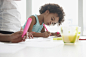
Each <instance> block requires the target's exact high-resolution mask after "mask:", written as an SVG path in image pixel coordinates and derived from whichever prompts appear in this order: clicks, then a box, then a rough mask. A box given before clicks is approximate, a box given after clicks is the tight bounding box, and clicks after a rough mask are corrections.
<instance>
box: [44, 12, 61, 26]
mask: <svg viewBox="0 0 86 57" xmlns="http://www.w3.org/2000/svg"><path fill="white" fill-rule="evenodd" d="M58 21H59V17H58V14H56V13H49V12H47V13H46V14H45V16H44V24H46V25H51V24H53V25H54V24H56V23H57V22H58Z"/></svg>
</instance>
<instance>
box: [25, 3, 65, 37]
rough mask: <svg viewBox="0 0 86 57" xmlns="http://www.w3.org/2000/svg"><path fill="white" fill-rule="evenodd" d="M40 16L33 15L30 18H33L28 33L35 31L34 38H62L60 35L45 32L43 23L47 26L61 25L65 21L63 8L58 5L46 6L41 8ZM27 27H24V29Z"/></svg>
mask: <svg viewBox="0 0 86 57" xmlns="http://www.w3.org/2000/svg"><path fill="white" fill-rule="evenodd" d="M39 12H40V15H36V14H35V15H32V16H30V18H32V23H31V25H30V27H29V29H28V32H32V31H34V32H35V33H34V34H33V36H34V37H49V36H50V35H51V36H61V35H60V33H59V34H57V32H55V33H50V32H49V31H45V28H44V27H43V23H44V24H46V25H51V24H53V25H55V24H56V23H58V24H59V25H60V24H61V23H62V22H63V21H64V16H65V14H64V12H63V9H62V7H60V6H59V5H58V4H51V3H49V4H45V5H43V6H41V8H40V10H39ZM24 27H25V25H24V26H23V28H24Z"/></svg>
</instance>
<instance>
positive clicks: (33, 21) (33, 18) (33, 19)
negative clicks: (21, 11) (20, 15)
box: [29, 15, 36, 24]
mask: <svg viewBox="0 0 86 57" xmlns="http://www.w3.org/2000/svg"><path fill="white" fill-rule="evenodd" d="M29 18H32V23H34V24H35V23H36V18H35V16H33V15H32V16H30V17H29Z"/></svg>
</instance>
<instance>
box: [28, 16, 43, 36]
mask: <svg viewBox="0 0 86 57" xmlns="http://www.w3.org/2000/svg"><path fill="white" fill-rule="evenodd" d="M30 18H32V22H31V24H30V27H29V29H28V32H32V28H33V26H34V25H35V24H36V20H35V17H34V16H31V17H30ZM33 37H43V33H36V32H35V33H34V34H33Z"/></svg>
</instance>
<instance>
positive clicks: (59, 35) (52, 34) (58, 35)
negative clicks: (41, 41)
mask: <svg viewBox="0 0 86 57" xmlns="http://www.w3.org/2000/svg"><path fill="white" fill-rule="evenodd" d="M51 36H57V37H61V34H60V33H59V34H57V32H55V33H51Z"/></svg>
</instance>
